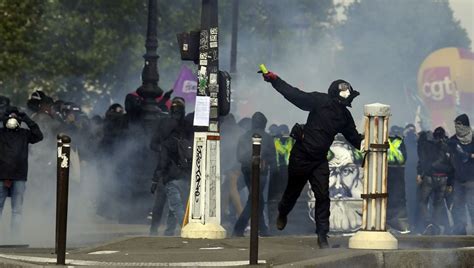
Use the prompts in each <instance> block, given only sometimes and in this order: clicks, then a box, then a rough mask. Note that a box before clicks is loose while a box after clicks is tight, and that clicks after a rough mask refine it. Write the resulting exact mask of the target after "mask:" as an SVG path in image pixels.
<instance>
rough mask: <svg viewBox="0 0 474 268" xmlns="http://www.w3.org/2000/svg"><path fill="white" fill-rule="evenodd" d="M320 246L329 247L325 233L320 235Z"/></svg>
mask: <svg viewBox="0 0 474 268" xmlns="http://www.w3.org/2000/svg"><path fill="white" fill-rule="evenodd" d="M318 246H319V248H320V249H324V248H329V243H328V236H327V235H325V234H320V235H318Z"/></svg>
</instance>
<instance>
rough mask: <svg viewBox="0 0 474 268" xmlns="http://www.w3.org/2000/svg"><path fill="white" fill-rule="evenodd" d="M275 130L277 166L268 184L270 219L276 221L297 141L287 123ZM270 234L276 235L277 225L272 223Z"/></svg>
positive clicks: (276, 127)
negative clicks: (291, 135)
mask: <svg viewBox="0 0 474 268" xmlns="http://www.w3.org/2000/svg"><path fill="white" fill-rule="evenodd" d="M269 130H270V131H271V130H273V141H274V145H275V153H276V168H275V169H272V172H271V174H270V182H269V184H268V206H267V209H268V219H269V222H276V219H277V217H278V202H279V201H280V199H281V198H282V196H283V192H284V191H285V187H286V185H287V184H288V163H289V161H290V152H291V149H292V148H293V145H294V144H295V141H294V140H293V139H292V138H291V137H290V129H289V128H288V126H287V125H280V126H276V125H275V127H274V128H273V129H272V128H271V127H270V128H269ZM269 227H270V234H272V235H275V234H277V232H276V228H275V227H276V226H275V225H274V224H270V226H269Z"/></svg>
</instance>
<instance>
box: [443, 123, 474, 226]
mask: <svg viewBox="0 0 474 268" xmlns="http://www.w3.org/2000/svg"><path fill="white" fill-rule="evenodd" d="M454 127H455V129H456V134H455V135H454V136H452V137H451V138H450V139H449V141H448V145H449V152H450V156H451V162H452V164H453V166H454V186H453V188H454V189H453V188H451V187H448V192H449V191H454V193H453V194H454V204H453V209H452V211H453V219H454V227H453V230H452V233H453V234H458V235H465V234H466V225H467V215H466V209H465V207H466V206H467V210H468V211H469V214H470V216H471V225H472V224H473V222H474V220H473V219H474V142H473V139H472V129H471V125H470V123H469V117H468V116H467V115H466V114H462V115H460V116H458V117H456V119H455V121H454Z"/></svg>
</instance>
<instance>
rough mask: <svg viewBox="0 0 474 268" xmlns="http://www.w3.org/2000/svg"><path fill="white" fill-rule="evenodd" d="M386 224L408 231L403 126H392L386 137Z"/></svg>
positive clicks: (401, 230)
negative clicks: (387, 148)
mask: <svg viewBox="0 0 474 268" xmlns="http://www.w3.org/2000/svg"><path fill="white" fill-rule="evenodd" d="M388 143H389V150H388V177H387V191H388V193H389V195H388V199H387V224H388V225H389V226H390V227H391V228H392V229H394V230H396V231H398V232H400V233H402V234H407V233H409V232H410V230H409V225H408V213H407V207H406V199H405V162H406V159H407V151H406V148H405V142H404V140H403V128H401V127H399V126H392V127H391V129H390V136H389V138H388Z"/></svg>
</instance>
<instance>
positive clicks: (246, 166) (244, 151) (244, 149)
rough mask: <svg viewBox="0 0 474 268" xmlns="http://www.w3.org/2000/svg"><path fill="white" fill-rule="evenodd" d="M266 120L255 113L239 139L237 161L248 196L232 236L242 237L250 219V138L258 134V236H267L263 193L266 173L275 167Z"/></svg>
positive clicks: (263, 116) (259, 113) (274, 157)
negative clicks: (259, 162) (259, 161)
mask: <svg viewBox="0 0 474 268" xmlns="http://www.w3.org/2000/svg"><path fill="white" fill-rule="evenodd" d="M266 125H267V118H266V117H265V115H263V114H262V113H261V112H256V113H254V114H253V116H252V128H251V129H250V130H248V131H247V132H245V133H244V134H243V135H242V136H241V137H240V138H239V142H238V145H237V159H238V161H239V162H240V167H241V171H242V174H243V176H244V180H245V185H246V186H247V189H248V190H249V196H248V199H247V203H246V204H245V207H244V210H243V211H242V213H241V214H240V216H239V219H238V220H237V222H236V223H235V226H234V231H233V233H232V236H236V237H242V236H244V231H245V228H246V227H247V225H248V222H249V219H250V213H251V209H252V190H251V184H252V183H251V174H252V136H253V135H254V134H258V135H260V136H261V137H262V145H261V167H260V193H259V199H260V204H261V205H260V206H259V211H258V213H259V231H260V235H262V236H268V235H269V232H268V226H267V225H266V223H265V216H264V213H263V211H264V208H265V205H264V204H265V203H264V198H263V191H264V188H265V184H266V181H267V176H268V173H269V171H270V170H271V169H273V168H274V167H275V159H276V156H275V149H274V146H273V137H272V136H270V134H268V133H267V132H265V128H266Z"/></svg>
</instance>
